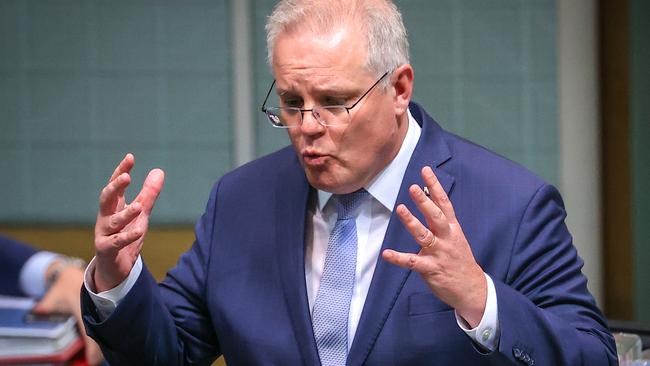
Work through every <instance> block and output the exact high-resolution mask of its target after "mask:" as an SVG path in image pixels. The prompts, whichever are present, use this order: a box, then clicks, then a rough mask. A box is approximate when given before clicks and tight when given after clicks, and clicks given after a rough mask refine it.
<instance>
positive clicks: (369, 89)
mask: <svg viewBox="0 0 650 366" xmlns="http://www.w3.org/2000/svg"><path fill="white" fill-rule="evenodd" d="M389 74H390V71H386V72H385V73H384V74H383V75H382V76H381V77H380V78H379V79H377V81H375V83H374V84H372V86H371V87H370V88H368V90H366V92H365V93H363V94H362V95H361V96H360V97H359V98H358V99H357V100H356V101H355V102H354V103H352V105H351V106H349V107H348V106H345V105H327V106H316V108H324V109H327V108H332V107H341V108H345V111H346V112H347V114H348V117H350V110H351V109H353V108H354V107H356V106H357V104H359V102H361V100H363V98H365V97H366V95H368V94H370V92H371V91H372V90H373V89H374V88H375V87H376V86H377V85H379V83H380V82H381V81H382V80H383V79H384V78H385V77H386V76H387V75H389ZM274 86H275V80H273V83H271V87H270V88H269V91H268V92H266V97H265V98H264V102H262V107H261V110H262V112H263V113H264V115H266V118H267V119H268V121H269V123H270V124H271V126H273V127H275V128H295V127H299V126H301V125H302V123H303V121H304V120H305V112H312V114H313V113H314V108H310V109H302V108H297V107H271V108H275V109H279V110H283V109H284V110H292V111H296V112H300V123H299V124H296V125H293V126H285V125H282V126H278V125H276V124H274V123H273V122H272V121H271V118H270V117H269V113H268V109H267V107H266V102H267V101H268V99H269V96H270V95H271V91H272V90H273V87H274ZM314 119H315V120H316V122H318V124H320V125H321V126H323V127H328V126H338V125H326V124H324V123H322V122H321V121H320V120H319V119H318V118H316V117H314ZM348 123H349V122H348ZM348 123H342V124H341V126H343V125H347V124H348Z"/></svg>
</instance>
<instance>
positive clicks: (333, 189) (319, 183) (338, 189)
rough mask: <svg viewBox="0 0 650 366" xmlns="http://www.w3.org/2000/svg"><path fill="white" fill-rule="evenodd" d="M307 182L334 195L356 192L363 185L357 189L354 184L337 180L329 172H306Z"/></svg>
mask: <svg viewBox="0 0 650 366" xmlns="http://www.w3.org/2000/svg"><path fill="white" fill-rule="evenodd" d="M306 174H307V180H308V181H309V184H310V185H311V186H312V187H314V188H316V189H319V190H321V191H325V192H330V193H334V194H346V193H351V192H354V191H356V190H357V189H359V188H361V187H362V186H363V185H359V187H357V185H356V184H354V183H353V182H346V181H345V180H341V179H337V177H334V176H332V174H329V173H328V172H313V171H310V170H306Z"/></svg>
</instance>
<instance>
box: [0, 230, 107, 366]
mask: <svg viewBox="0 0 650 366" xmlns="http://www.w3.org/2000/svg"><path fill="white" fill-rule="evenodd" d="M80 263H81V262H80V260H77V259H73V258H69V257H65V256H62V255H58V254H55V253H51V252H46V251H38V250H36V249H34V248H32V247H31V246H29V245H27V244H24V243H21V242H18V241H15V240H12V239H10V238H8V237H5V236H2V235H0V295H4V296H19V297H31V298H34V299H39V301H38V302H37V303H36V305H34V308H33V309H32V311H33V312H34V313H37V314H72V315H74V316H75V317H76V318H77V321H78V324H79V330H80V331H81V334H84V341H85V344H86V345H85V350H84V351H85V356H86V362H88V364H89V365H98V364H100V363H102V361H103V357H102V354H101V351H100V350H99V347H98V346H97V343H95V342H94V341H93V340H92V339H91V338H90V337H88V336H86V335H85V331H84V329H83V324H82V322H81V309H80V305H79V288H81V284H82V282H83V268H81V267H80Z"/></svg>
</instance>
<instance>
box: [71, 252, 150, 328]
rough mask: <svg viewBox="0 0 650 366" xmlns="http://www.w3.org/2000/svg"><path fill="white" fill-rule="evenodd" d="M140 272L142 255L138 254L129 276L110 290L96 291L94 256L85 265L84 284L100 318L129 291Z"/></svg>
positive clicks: (115, 305)
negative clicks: (86, 265)
mask: <svg viewBox="0 0 650 366" xmlns="http://www.w3.org/2000/svg"><path fill="white" fill-rule="evenodd" d="M140 272H142V257H140V256H139V255H138V259H137V260H136V261H135V264H134V265H133V268H131V272H129V276H128V277H127V278H126V279H125V280H124V281H122V283H120V284H119V285H117V286H115V287H113V288H112V289H110V290H106V291H102V292H100V293H96V292H95V291H96V290H95V281H94V279H93V274H94V273H95V258H93V260H91V261H90V263H89V264H88V267H86V273H85V274H84V286H86V290H87V291H88V294H89V295H90V298H91V300H92V301H93V303H94V304H95V306H96V307H97V313H98V314H99V317H100V319H101V320H105V319H106V318H108V317H109V316H110V315H111V314H112V313H113V311H115V308H117V306H118V305H119V304H120V301H122V299H123V298H124V297H125V296H126V295H127V294H128V293H129V291H131V288H133V285H134V284H135V281H136V280H137V279H138V277H139V276H140Z"/></svg>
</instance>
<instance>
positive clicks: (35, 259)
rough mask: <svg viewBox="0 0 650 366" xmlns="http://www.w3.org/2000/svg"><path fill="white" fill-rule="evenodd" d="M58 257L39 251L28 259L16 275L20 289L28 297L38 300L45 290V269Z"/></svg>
mask: <svg viewBox="0 0 650 366" xmlns="http://www.w3.org/2000/svg"><path fill="white" fill-rule="evenodd" d="M59 257H60V256H59V255H58V254H55V253H51V252H47V251H40V252H36V253H35V254H34V255H32V256H31V257H29V258H28V259H27V261H26V262H25V264H23V267H22V268H21V269H20V274H19V275H18V285H19V286H20V289H21V290H22V291H23V292H24V293H25V294H26V295H27V296H29V297H32V298H35V299H37V298H40V297H41V296H43V295H45V290H47V289H46V288H45V287H46V284H45V273H46V272H47V268H48V267H49V266H50V264H52V262H54V261H55V260H56V259H57V258H59Z"/></svg>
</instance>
